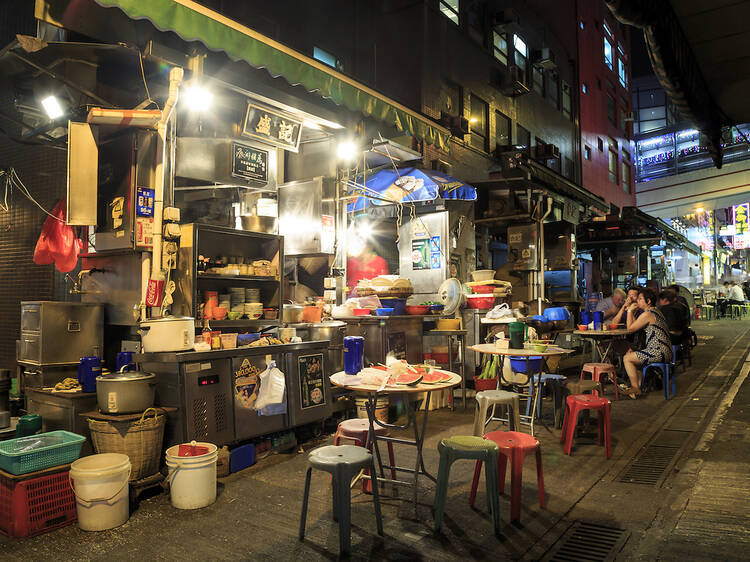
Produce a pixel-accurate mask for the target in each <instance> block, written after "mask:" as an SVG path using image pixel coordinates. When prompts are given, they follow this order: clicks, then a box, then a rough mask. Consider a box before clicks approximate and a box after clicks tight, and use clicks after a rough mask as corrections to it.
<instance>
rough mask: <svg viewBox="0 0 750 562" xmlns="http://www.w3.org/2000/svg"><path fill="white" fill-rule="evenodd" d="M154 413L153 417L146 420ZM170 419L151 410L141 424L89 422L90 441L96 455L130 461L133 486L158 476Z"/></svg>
mask: <svg viewBox="0 0 750 562" xmlns="http://www.w3.org/2000/svg"><path fill="white" fill-rule="evenodd" d="M149 413H153V417H146V415H147V414H149ZM166 421H167V416H166V415H164V414H159V413H157V411H156V409H155V408H148V409H147V410H146V411H145V412H143V415H142V416H141V419H140V420H138V421H99V420H92V419H89V429H90V430H91V441H92V442H93V444H94V450H95V451H96V452H97V453H122V454H124V455H127V456H128V457H130V464H131V465H132V472H131V473H130V482H134V481H136V480H141V479H142V478H146V477H148V476H153V475H154V474H156V473H157V472H159V462H160V460H161V449H162V443H163V441H164V425H165V423H166Z"/></svg>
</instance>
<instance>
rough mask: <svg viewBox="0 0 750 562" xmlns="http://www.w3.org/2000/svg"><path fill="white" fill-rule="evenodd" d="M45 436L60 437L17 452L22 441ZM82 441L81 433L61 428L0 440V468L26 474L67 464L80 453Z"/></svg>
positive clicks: (13, 472) (84, 439) (12, 472)
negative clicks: (40, 445)
mask: <svg viewBox="0 0 750 562" xmlns="http://www.w3.org/2000/svg"><path fill="white" fill-rule="evenodd" d="M45 436H46V437H49V438H53V439H60V442H59V443H55V444H54V445H48V446H46V447H40V448H38V449H33V450H30V451H20V452H19V447H20V446H22V445H23V444H24V443H27V442H31V441H32V440H33V439H38V438H43V437H45ZM84 441H86V438H85V437H83V436H82V435H78V434H76V433H71V432H70V431H62V430H60V431H49V432H47V433H39V434H37V435H31V436H29V437H17V438H16V439H8V440H7V441H0V469H2V470H4V471H5V472H10V473H11V474H26V473H28V472H36V471H37V470H44V469H45V468H50V467H53V466H58V465H61V464H69V463H71V462H73V461H74V460H76V459H77V458H78V457H79V456H80V455H81V447H82V446H83V442H84Z"/></svg>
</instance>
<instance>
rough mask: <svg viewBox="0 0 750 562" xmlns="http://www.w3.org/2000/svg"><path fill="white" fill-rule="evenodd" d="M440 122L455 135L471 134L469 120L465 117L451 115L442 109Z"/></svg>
mask: <svg viewBox="0 0 750 562" xmlns="http://www.w3.org/2000/svg"><path fill="white" fill-rule="evenodd" d="M440 124H441V125H442V126H443V127H445V128H446V129H448V130H449V131H450V132H451V134H452V135H453V136H455V137H462V136H464V135H468V134H469V120H468V119H466V118H465V117H460V116H458V115H449V114H447V113H444V112H442V111H441V112H440Z"/></svg>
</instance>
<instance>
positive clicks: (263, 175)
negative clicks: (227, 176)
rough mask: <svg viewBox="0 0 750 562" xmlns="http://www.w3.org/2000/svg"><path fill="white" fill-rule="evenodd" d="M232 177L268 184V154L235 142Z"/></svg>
mask: <svg viewBox="0 0 750 562" xmlns="http://www.w3.org/2000/svg"><path fill="white" fill-rule="evenodd" d="M232 175H233V176H236V177H238V178H244V179H247V180H253V181H257V182H261V183H268V152H267V151H265V150H260V149H258V148H253V147H252V146H248V145H246V144H240V143H238V142H233V143H232Z"/></svg>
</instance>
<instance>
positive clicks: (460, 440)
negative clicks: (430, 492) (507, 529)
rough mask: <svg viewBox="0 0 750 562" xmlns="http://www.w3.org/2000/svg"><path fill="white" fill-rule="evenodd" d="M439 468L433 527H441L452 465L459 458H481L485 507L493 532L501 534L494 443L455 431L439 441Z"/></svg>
mask: <svg viewBox="0 0 750 562" xmlns="http://www.w3.org/2000/svg"><path fill="white" fill-rule="evenodd" d="M438 452H439V453H440V468H439V469H438V478H437V488H436V490H435V504H434V510H435V531H436V532H438V531H440V527H441V525H442V523H443V511H444V510H445V498H446V495H447V493H448V479H449V477H450V471H451V465H452V464H453V463H454V462H455V461H457V460H459V459H467V460H478V461H484V473H485V476H486V478H487V484H486V486H487V507H488V509H489V510H490V512H491V513H492V520H493V522H494V525H495V534H496V535H499V534H500V500H499V499H498V498H499V495H500V491H499V487H498V483H497V459H498V455H499V452H498V447H497V443H494V442H493V441H489V440H487V439H483V438H482V437H476V436H473V435H456V436H454V437H448V438H447V439H443V440H442V441H440V443H439V444H438Z"/></svg>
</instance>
